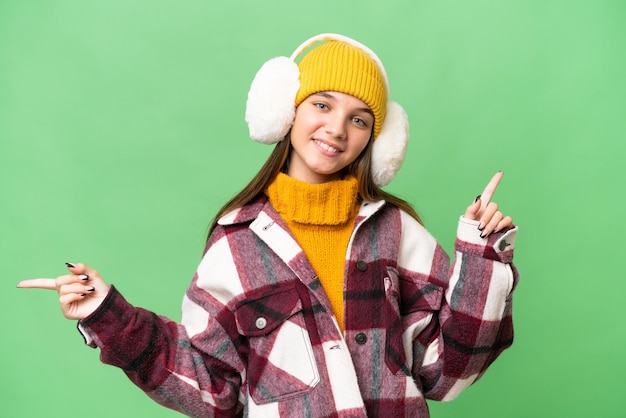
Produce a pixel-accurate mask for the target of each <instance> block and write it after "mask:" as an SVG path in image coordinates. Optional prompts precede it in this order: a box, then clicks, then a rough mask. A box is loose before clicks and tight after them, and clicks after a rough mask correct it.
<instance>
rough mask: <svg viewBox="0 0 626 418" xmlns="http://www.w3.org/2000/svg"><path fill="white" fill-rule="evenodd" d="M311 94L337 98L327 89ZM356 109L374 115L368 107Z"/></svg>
mask: <svg viewBox="0 0 626 418" xmlns="http://www.w3.org/2000/svg"><path fill="white" fill-rule="evenodd" d="M311 96H322V97H324V98H327V99H332V100H337V98H336V97H335V96H333V95H332V94H331V93H329V92H327V91H320V92H317V93H313V94H312V95H311ZM356 110H357V111H358V112H366V113H369V114H370V115H372V117H374V112H373V111H372V109H370V108H369V107H359V108H357V109H356Z"/></svg>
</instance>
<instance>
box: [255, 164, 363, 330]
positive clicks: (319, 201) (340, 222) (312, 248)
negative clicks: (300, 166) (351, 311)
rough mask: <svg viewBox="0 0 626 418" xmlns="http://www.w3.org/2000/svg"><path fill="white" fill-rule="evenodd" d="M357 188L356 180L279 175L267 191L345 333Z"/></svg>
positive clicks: (350, 178) (357, 208) (349, 178)
mask: <svg viewBox="0 0 626 418" xmlns="http://www.w3.org/2000/svg"><path fill="white" fill-rule="evenodd" d="M357 185H358V184H357V179H356V178H354V177H347V178H346V179H345V180H338V181H331V182H327V183H322V184H310V183H306V182H302V181H299V180H296V179H294V178H292V177H289V176H288V175H286V174H283V173H280V174H279V175H278V176H277V177H276V179H275V180H274V182H272V184H270V186H269V187H268V188H267V191H266V194H267V196H268V199H269V201H270V203H271V204H272V206H273V207H274V208H275V209H276V211H277V212H278V213H279V214H280V216H281V217H282V218H283V219H284V220H285V223H286V224H287V226H288V227H289V229H290V230H291V232H292V233H293V235H294V237H295V238H296V240H297V241H298V243H299V244H300V246H301V247H302V249H303V250H304V253H305V254H306V256H307V258H308V259H309V261H310V262H311V265H312V266H313V268H314V269H315V272H316V274H317V275H318V277H319V280H320V282H321V283H322V286H323V287H324V290H325V291H326V294H327V296H328V299H329V300H330V303H331V306H332V308H333V311H334V313H335V316H336V317H337V321H338V323H339V327H340V328H341V329H342V330H343V329H344V302H343V291H344V271H345V263H346V251H347V249H348V242H349V240H350V235H351V233H352V229H353V228H354V222H355V220H356V216H357V214H358V210H359V201H358V199H357Z"/></svg>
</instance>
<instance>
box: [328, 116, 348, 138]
mask: <svg viewBox="0 0 626 418" xmlns="http://www.w3.org/2000/svg"><path fill="white" fill-rule="evenodd" d="M324 129H325V131H326V133H327V134H328V135H329V136H331V137H333V138H335V139H345V138H346V120H345V117H344V116H343V115H340V114H339V112H333V114H330V115H328V119H327V120H326V124H325V126H324Z"/></svg>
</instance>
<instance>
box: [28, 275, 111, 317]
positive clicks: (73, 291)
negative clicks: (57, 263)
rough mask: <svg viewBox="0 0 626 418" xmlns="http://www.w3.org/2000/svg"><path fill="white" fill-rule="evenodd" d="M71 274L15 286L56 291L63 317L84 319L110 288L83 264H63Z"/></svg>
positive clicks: (29, 281)
mask: <svg viewBox="0 0 626 418" xmlns="http://www.w3.org/2000/svg"><path fill="white" fill-rule="evenodd" d="M65 264H66V265H67V269H68V270H69V271H70V273H72V274H67V275H65V276H59V277H57V278H56V279H30V280H23V281H21V282H19V283H18V284H17V287H19V288H31V289H49V290H56V291H57V292H58V294H59V303H60V304H61V311H62V312H63V316H65V317H66V318H67V319H78V320H81V319H84V318H86V317H88V316H89V315H91V314H92V313H93V312H94V311H95V310H96V309H98V307H99V306H100V304H101V303H102V301H103V300H104V298H105V297H106V295H107V294H108V293H109V288H110V286H109V285H107V284H106V283H105V282H104V280H102V278H101V277H100V275H99V274H98V272H97V271H96V270H94V269H92V268H90V267H89V266H87V265H85V264H70V263H65Z"/></svg>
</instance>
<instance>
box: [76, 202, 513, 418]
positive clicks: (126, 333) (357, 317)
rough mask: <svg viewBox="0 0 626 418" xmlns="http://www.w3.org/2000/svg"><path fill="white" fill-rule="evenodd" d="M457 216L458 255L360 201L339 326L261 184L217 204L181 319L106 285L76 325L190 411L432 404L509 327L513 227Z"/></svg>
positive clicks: (481, 361)
mask: <svg viewBox="0 0 626 418" xmlns="http://www.w3.org/2000/svg"><path fill="white" fill-rule="evenodd" d="M476 225H477V223H476V222H473V221H467V220H464V219H463V218H461V221H460V223H459V228H458V236H457V240H456V244H455V261H454V263H453V264H452V265H450V262H449V258H448V256H447V255H446V254H445V252H444V251H443V250H442V248H441V247H440V246H439V245H438V244H437V242H436V241H435V240H434V239H433V238H432V236H431V235H429V234H428V232H426V230H425V229H424V228H423V227H422V226H421V225H420V224H418V223H417V222H416V221H415V220H414V219H413V218H411V217H410V216H408V215H407V214H406V213H404V212H402V211H401V210H399V209H398V208H396V207H393V206H391V205H388V204H385V203H384V202H364V203H363V204H362V206H361V208H360V212H359V215H358V219H357V222H356V226H355V229H354V232H353V234H352V237H351V239H350V243H349V248H348V252H347V256H346V268H345V272H346V273H345V332H344V333H343V334H342V332H341V331H340V330H339V328H338V326H337V322H336V320H335V318H334V316H333V314H332V311H331V307H330V303H329V302H328V299H327V297H326V295H325V293H324V290H323V289H322V287H321V285H320V281H319V280H318V278H317V276H316V275H315V272H314V271H313V269H312V267H311V265H310V263H309V262H308V260H307V258H306V257H305V255H304V254H303V252H302V249H301V248H300V247H299V246H298V244H297V243H296V241H295V239H294V238H293V236H292V235H291V234H290V232H289V231H288V229H287V228H286V226H285V224H284V222H283V221H282V219H281V218H280V216H279V215H278V214H277V213H276V212H275V211H274V209H273V208H272V207H271V205H270V204H269V203H268V202H267V200H266V199H265V198H261V199H259V200H258V201H256V202H255V203H253V204H251V205H249V206H246V207H244V208H242V209H240V210H238V211H236V212H233V213H231V214H229V215H226V216H225V217H224V218H222V219H221V220H220V222H219V226H218V227H217V228H216V229H215V230H214V232H213V234H212V235H211V237H210V239H209V242H208V244H207V248H206V251H205V254H204V257H203V258H202V261H201V263H200V265H199V267H198V269H197V272H196V274H195V276H194V278H193V281H192V283H191V285H190V287H189V289H188V291H187V293H186V295H185V297H184V301H183V307H182V323H180V324H178V323H175V322H173V321H171V320H168V319H167V318H164V317H160V316H157V315H155V314H153V313H151V312H148V311H146V310H143V309H140V308H135V307H133V306H132V305H130V304H128V303H127V302H126V301H125V300H124V298H123V297H122V296H121V294H120V293H118V291H117V290H116V289H115V288H112V290H111V292H110V293H109V295H108V296H107V298H106V300H105V302H103V304H102V305H101V307H100V308H99V309H98V310H97V311H96V312H94V313H93V314H92V315H91V316H90V317H88V318H86V319H84V320H83V321H81V323H80V324H79V328H80V329H81V331H82V332H83V334H84V335H85V336H86V338H87V341H88V342H89V343H90V344H91V345H93V346H98V347H100V349H101V359H102V361H103V362H105V363H108V364H112V365H115V366H118V367H120V368H122V369H123V370H124V371H125V373H126V374H127V375H128V376H129V377H130V379H132V381H133V382H134V383H135V384H137V385H138V386H139V387H140V388H141V389H142V390H144V391H145V392H146V393H147V394H148V395H149V396H150V397H152V398H153V399H154V400H156V401H157V402H159V403H161V404H163V405H165V406H167V407H169V408H173V409H176V410H178V411H180V412H182V413H184V414H186V415H189V416H193V417H233V416H245V417H253V418H257V417H394V418H396V417H428V416H429V414H428V407H427V405H426V401H425V398H430V399H437V400H449V399H452V398H454V397H455V396H456V395H457V394H458V393H459V392H460V391H461V390H463V389H464V388H465V387H467V386H469V385H471V384H472V383H473V382H475V381H476V380H477V379H478V378H479V377H480V376H481V375H482V374H483V373H484V372H485V370H486V369H487V367H488V366H489V364H491V363H492V362H493V361H494V360H495V358H496V357H497V356H498V355H499V354H500V353H501V352H502V350H504V349H505V348H507V347H508V346H509V345H510V344H511V343H512V340H513V327H512V320H511V294H512V291H513V288H514V287H515V284H516V282H517V271H516V269H515V268H514V267H513V265H512V264H511V261H512V257H513V246H514V239H515V235H516V232H517V228H515V227H514V228H511V229H509V230H508V231H506V232H504V233H500V234H497V235H494V236H491V237H489V238H488V239H481V238H480V237H479V232H478V230H477V228H476Z"/></svg>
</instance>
